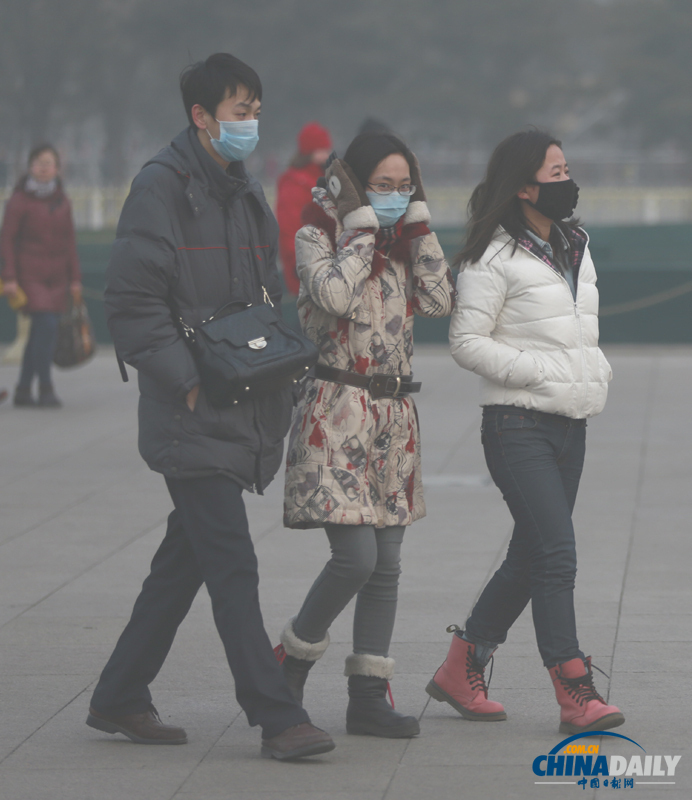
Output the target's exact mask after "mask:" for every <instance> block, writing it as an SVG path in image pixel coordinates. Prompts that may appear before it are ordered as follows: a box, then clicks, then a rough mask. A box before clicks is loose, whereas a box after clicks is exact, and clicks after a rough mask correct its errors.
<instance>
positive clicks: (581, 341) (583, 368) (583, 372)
mask: <svg viewBox="0 0 692 800" xmlns="http://www.w3.org/2000/svg"><path fill="white" fill-rule="evenodd" d="M567 288H568V289H569V286H568V287H567ZM574 315H575V317H576V318H577V327H578V329H579V353H580V354H581V380H582V383H583V384H584V391H583V393H582V398H581V413H582V414H583V413H584V406H585V405H586V395H587V392H588V388H589V384H588V381H587V380H586V354H585V353H584V334H583V331H582V327H581V315H580V314H579V308H578V307H577V301H576V299H575V301H574Z"/></svg>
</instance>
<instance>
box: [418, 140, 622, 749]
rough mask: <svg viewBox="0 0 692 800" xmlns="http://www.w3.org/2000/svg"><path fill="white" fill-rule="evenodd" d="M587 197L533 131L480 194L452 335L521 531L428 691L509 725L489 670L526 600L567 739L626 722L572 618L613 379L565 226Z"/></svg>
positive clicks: (554, 146) (549, 144)
mask: <svg viewBox="0 0 692 800" xmlns="http://www.w3.org/2000/svg"><path fill="white" fill-rule="evenodd" d="M578 192H579V190H578V187H577V185H576V184H575V183H574V181H572V180H571V179H570V177H569V170H568V167H567V163H566V161H565V157H564V154H563V152H562V149H561V143H560V142H559V141H557V140H556V139H554V138H553V137H551V136H550V135H548V134H547V133H544V132H542V131H536V130H531V131H527V132H521V133H516V134H514V135H512V136H509V137H508V138H507V139H505V140H504V141H503V142H501V143H500V144H499V145H498V146H497V148H496V149H495V152H494V153H493V155H492V157H491V159H490V162H489V164H488V169H487V173H486V176H485V179H484V180H483V182H482V183H480V184H479V185H478V186H477V187H476V189H475V191H474V193H473V195H472V197H471V202H470V204H469V208H470V212H471V219H470V222H469V228H468V236H467V240H466V243H465V246H464V248H463V250H462V252H461V253H460V255H459V257H458V262H459V265H460V268H461V272H460V274H459V280H458V284H457V290H458V299H457V304H456V308H455V310H454V312H453V315H452V323H451V328H450V334H449V338H450V345H451V352H452V356H453V357H454V359H455V361H456V362H457V363H458V364H459V366H461V367H463V368H464V369H468V370H472V371H473V372H475V373H477V374H478V375H480V376H481V378H482V399H481V405H482V406H483V424H482V428H481V432H482V435H481V441H482V443H483V448H484V451H485V457H486V461H487V464H488V469H489V470H490V474H491V476H492V478H493V480H494V481H495V483H496V485H497V486H498V488H499V489H500V490H501V492H502V494H503V496H504V499H505V501H506V503H507V505H508V506H509V510H510V512H511V514H512V517H513V519H514V523H515V524H514V532H513V535H512V538H511V541H510V544H509V548H508V551H507V557H506V558H505V561H504V562H503V564H502V565H501V566H500V568H499V569H498V570H497V572H496V573H495V574H494V576H493V577H492V578H491V580H490V581H489V583H488V585H487V586H486V587H485V589H484V590H483V593H482V594H481V596H480V598H479V600H478V602H477V603H476V606H475V607H474V609H473V611H472V613H471V616H470V617H469V619H468V620H467V622H466V626H465V630H463V631H462V630H459V629H458V628H457V626H450V628H449V629H448V630H449V631H450V633H451V632H453V633H454V635H453V637H452V644H451V647H450V650H449V653H448V655H447V659H446V661H445V662H444V664H443V665H442V666H441V667H440V668H439V669H438V671H437V672H436V674H435V676H434V677H433V679H432V680H431V681H430V683H429V684H428V687H427V691H428V693H429V694H430V695H432V697H434V698H435V699H436V700H439V701H444V702H447V703H449V704H450V705H452V706H453V707H454V708H455V709H456V710H457V711H459V712H460V713H461V714H462V715H463V716H464V717H466V718H468V719H474V720H502V719H506V716H507V715H506V713H505V710H504V708H503V706H502V705H501V704H500V703H497V702H494V701H491V700H489V699H488V692H487V687H486V684H485V679H484V668H485V666H486V664H487V663H488V661H489V660H490V657H491V655H492V654H493V652H494V651H495V649H496V648H497V646H498V645H500V644H502V643H503V642H504V641H505V640H506V638H507V632H508V630H509V628H510V627H511V626H512V624H513V623H514V621H515V620H516V619H517V617H518V616H519V615H520V614H521V612H522V611H523V610H524V608H525V607H526V605H527V604H528V602H529V600H530V601H531V609H532V613H533V621H534V627H535V630H536V639H537V642H538V649H539V651H540V654H541V657H542V659H543V663H544V665H545V666H546V667H547V668H548V670H549V672H550V676H551V678H552V681H553V685H554V688H555V692H556V697H557V700H558V703H559V705H560V708H561V715H560V731H561V732H563V733H579V732H586V731H595V730H604V729H606V728H612V727H615V726H617V725H621V724H622V723H623V722H624V716H623V715H622V714H621V713H620V711H619V709H618V708H616V707H615V706H609V705H607V704H606V703H605V701H604V700H603V699H602V698H601V696H600V695H599V694H598V693H597V691H596V689H595V688H594V684H593V677H592V671H591V659H590V658H588V657H585V656H584V654H583V652H582V651H581V649H580V647H579V641H578V639H577V629H576V621H575V614H574V579H575V576H576V571H577V558H576V549H575V540H574V528H573V526H572V510H573V508H574V502H575V499H576V495H577V488H578V486H579V479H580V477H581V471H582V466H583V462H584V446H585V434H586V420H587V418H588V417H591V416H593V415H595V414H598V413H599V412H600V411H601V410H602V409H603V406H604V404H605V400H606V395H607V391H608V381H609V380H610V379H611V375H612V373H611V370H610V366H609V365H608V362H607V361H606V359H605V357H604V355H603V353H602V352H601V350H600V349H599V347H598V290H597V289H596V273H595V271H594V265H593V261H592V260H591V255H590V254H589V248H588V236H587V235H586V233H585V232H584V231H583V230H582V229H581V228H580V227H578V225H577V224H576V222H575V221H574V220H573V219H570V220H569V221H565V220H567V219H568V218H571V216H572V212H573V211H574V208H575V207H576V204H577V196H578Z"/></svg>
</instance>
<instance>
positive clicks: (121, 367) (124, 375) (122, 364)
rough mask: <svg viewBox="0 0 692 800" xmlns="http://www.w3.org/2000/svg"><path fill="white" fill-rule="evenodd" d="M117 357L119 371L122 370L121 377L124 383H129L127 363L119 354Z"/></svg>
mask: <svg viewBox="0 0 692 800" xmlns="http://www.w3.org/2000/svg"><path fill="white" fill-rule="evenodd" d="M115 357H116V358H117V359H118V369H119V370H120V377H121V378H122V379H123V383H129V381H130V376H129V375H128V374H127V369H125V362H124V361H123V360H122V358H120V356H119V355H118V354H117V353H116V354H115Z"/></svg>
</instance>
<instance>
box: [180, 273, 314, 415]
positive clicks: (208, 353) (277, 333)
mask: <svg viewBox="0 0 692 800" xmlns="http://www.w3.org/2000/svg"><path fill="white" fill-rule="evenodd" d="M262 291H263V293H264V303H263V304H262V305H252V304H246V303H238V302H233V303H227V304H226V305H225V306H222V307H221V308H220V309H219V310H218V311H215V312H214V314H212V316H211V317H209V319H206V320H204V321H203V322H201V323H200V324H199V325H197V326H196V327H195V328H191V327H190V326H189V325H187V324H186V323H185V322H183V320H182V317H180V315H178V319H179V322H180V326H181V329H182V332H183V336H184V337H185V339H186V341H187V342H188V344H189V346H190V348H191V350H192V354H193V356H194V359H195V362H196V363H197V369H198V370H199V374H200V377H201V380H202V388H203V389H204V392H205V394H206V396H207V398H208V400H209V402H210V403H211V405H213V406H215V407H216V408H227V407H228V406H232V405H236V404H237V403H239V402H240V401H242V400H246V399H250V398H256V397H263V396H265V395H268V394H271V393H273V392H277V391H279V390H280V389H282V388H283V387H284V386H287V385H289V384H291V383H297V382H298V381H299V380H300V379H301V378H303V377H304V376H305V374H306V373H307V371H308V370H309V369H310V367H312V366H313V365H314V364H315V363H316V362H317V358H318V355H319V351H318V349H317V347H316V346H315V345H314V344H313V343H312V342H311V341H310V340H309V339H308V338H307V337H305V336H303V335H302V334H301V333H297V332H296V331H294V330H293V329H292V328H291V327H289V325H287V324H286V322H284V320H283V319H282V318H281V317H280V316H279V314H278V313H277V312H276V310H275V308H274V304H273V303H272V301H271V299H270V298H269V295H268V293H267V290H266V289H265V288H264V284H262ZM238 306H241V308H240V309H239V308H238Z"/></svg>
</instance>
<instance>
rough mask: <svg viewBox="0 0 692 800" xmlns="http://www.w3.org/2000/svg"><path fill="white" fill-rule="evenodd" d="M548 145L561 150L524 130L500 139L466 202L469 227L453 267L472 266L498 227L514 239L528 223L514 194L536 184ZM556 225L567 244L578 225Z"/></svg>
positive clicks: (546, 138)
mask: <svg viewBox="0 0 692 800" xmlns="http://www.w3.org/2000/svg"><path fill="white" fill-rule="evenodd" d="M551 144H555V145H557V146H558V147H562V142H561V141H560V140H559V139H556V138H555V137H554V136H552V135H551V134H550V133H547V132H546V131H541V130H535V129H533V130H528V131H519V133H513V134H512V135H511V136H508V137H507V138H506V139H503V140H502V141H501V142H500V144H498V146H497V147H496V148H495V150H494V151H493V154H492V155H491V156H490V161H489V162H488V167H487V170H486V173H485V178H483V180H482V181H481V183H479V184H478V186H476V188H475V189H474V190H473V194H472V195H471V199H470V200H469V205H468V212H469V223H468V227H467V233H466V238H465V240H464V245H463V247H462V249H461V252H459V253H458V254H457V255H456V256H455V258H454V262H453V263H454V266H457V267H461V268H462V269H463V266H464V265H465V264H474V263H475V262H476V261H478V260H479V259H480V258H481V256H482V255H483V253H484V252H485V251H486V249H487V247H488V245H489V244H490V242H491V241H492V239H493V236H494V235H495V231H496V230H497V227H498V225H502V227H503V228H504V229H505V230H506V231H507V233H508V234H509V235H510V236H511V237H512V239H514V250H515V251H516V248H517V239H518V238H519V237H520V236H521V235H522V233H523V232H524V230H525V229H526V228H529V227H530V225H529V221H528V220H527V218H526V215H525V214H524V208H523V204H522V202H521V200H520V199H519V198H518V197H517V193H518V192H520V191H521V190H522V188H523V187H524V186H526V185H527V184H528V183H532V182H533V181H535V180H536V173H537V172H538V170H539V169H540V168H541V167H542V166H543V162H544V161H545V156H546V153H547V152H548V148H549V147H550V145H551ZM557 225H558V226H559V227H560V229H561V230H562V232H563V233H564V234H565V235H566V236H567V239H568V240H569V241H571V239H572V237H571V236H570V231H571V229H572V228H575V227H576V226H577V225H578V221H577V220H576V219H574V218H573V219H571V220H569V221H568V222H559V223H557Z"/></svg>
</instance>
